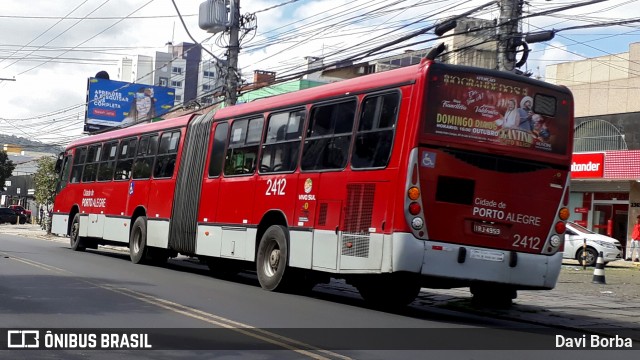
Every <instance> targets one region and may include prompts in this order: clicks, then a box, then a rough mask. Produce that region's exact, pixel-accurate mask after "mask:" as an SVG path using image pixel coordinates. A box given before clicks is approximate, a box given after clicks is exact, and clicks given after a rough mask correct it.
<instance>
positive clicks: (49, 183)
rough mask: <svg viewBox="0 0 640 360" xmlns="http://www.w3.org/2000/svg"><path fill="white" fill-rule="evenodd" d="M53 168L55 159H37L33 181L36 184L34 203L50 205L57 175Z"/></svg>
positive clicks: (54, 192) (53, 196)
mask: <svg viewBox="0 0 640 360" xmlns="http://www.w3.org/2000/svg"><path fill="white" fill-rule="evenodd" d="M55 166H56V158H54V157H48V156H47V157H42V158H40V159H38V171H37V172H36V174H35V175H34V181H35V183H36V189H35V190H36V192H35V196H36V201H37V202H38V203H40V204H45V205H49V204H52V203H53V199H54V198H55V196H56V183H57V181H58V175H57V174H56V171H55Z"/></svg>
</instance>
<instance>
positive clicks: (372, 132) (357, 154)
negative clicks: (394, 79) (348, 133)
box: [351, 92, 400, 168]
mask: <svg viewBox="0 0 640 360" xmlns="http://www.w3.org/2000/svg"><path fill="white" fill-rule="evenodd" d="M399 107H400V95H399V94H398V93H397V92H394V93H390V94H384V95H376V96H369V97H367V98H365V99H364V101H363V102H362V110H361V111H362V112H361V114H360V123H359V125H358V132H357V134H356V140H355V144H354V147H353V155H352V156H351V166H352V167H353V168H378V167H385V166H387V163H388V162H389V157H390V155H391V148H392V145H393V135H394V131H395V128H396V119H397V117H398V109H399Z"/></svg>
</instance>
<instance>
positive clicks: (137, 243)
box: [129, 216, 147, 264]
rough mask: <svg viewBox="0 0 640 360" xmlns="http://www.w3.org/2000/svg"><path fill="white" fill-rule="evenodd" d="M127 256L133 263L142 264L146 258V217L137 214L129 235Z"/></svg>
mask: <svg viewBox="0 0 640 360" xmlns="http://www.w3.org/2000/svg"><path fill="white" fill-rule="evenodd" d="M129 257H130V258H131V262H132V263H134V264H142V263H144V262H145V261H146V258H147V218H146V217H144V216H139V217H138V218H137V219H136V221H135V222H134V223H133V226H132V227H131V235H129Z"/></svg>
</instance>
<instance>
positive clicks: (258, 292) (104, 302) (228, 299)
mask: <svg viewBox="0 0 640 360" xmlns="http://www.w3.org/2000/svg"><path fill="white" fill-rule="evenodd" d="M0 321H1V322H2V324H3V325H2V326H1V328H2V329H3V330H6V329H16V328H17V329H53V332H54V333H65V332H66V333H69V332H72V333H73V332H77V333H80V332H83V331H84V332H91V331H90V330H87V329H100V330H99V332H118V331H120V332H124V333H127V334H132V333H143V332H150V333H151V334H152V335H149V336H151V337H152V339H151V340H152V341H151V342H152V344H151V345H152V346H153V349H155V350H137V351H133V352H131V351H123V350H110V351H99V350H54V351H37V350H30V351H25V350H12V351H3V352H2V353H0V357H2V358H5V356H3V355H7V356H10V358H13V359H16V358H24V359H34V358H44V359H54V358H65V359H71V358H76V357H77V358H88V357H89V358H96V359H102V358H104V359H106V358H109V359H114V358H116V359H117V358H123V359H129V358H131V359H147V358H148V359H152V358H153V359H161V358H189V359H190V358H212V356H215V357H216V358H219V357H226V358H256V359H265V358H278V359H289V358H291V359H298V358H314V359H324V358H328V359H336V358H338V359H345V358H361V359H387V358H407V359H415V358H418V357H420V358H424V357H425V356H426V355H429V356H431V355H437V354H442V355H443V356H444V355H446V356H444V357H446V358H491V359H495V358H496V354H498V353H499V354H503V355H504V356H505V358H506V356H508V357H509V358H513V357H514V356H516V357H517V358H534V357H536V358H537V357H539V356H540V353H552V354H554V352H550V351H528V352H522V351H521V349H551V348H553V346H554V344H555V343H556V341H557V336H556V335H558V334H563V336H566V337H569V336H574V337H575V338H579V337H580V336H582V335H581V334H579V333H566V332H562V331H560V330H558V329H555V328H545V327H541V326H533V325H530V324H522V323H518V322H511V321H508V320H501V319H492V318H491V317H487V316H481V315H470V314H464V313H460V312H455V311H450V310H446V309H439V308H433V307H421V306H415V305H414V306H412V307H410V308H407V309H404V310H402V311H400V312H397V313H389V312H382V311H378V310H375V309H370V308H367V307H366V304H365V303H364V302H363V301H362V300H361V299H360V298H359V296H358V295H357V293H355V292H352V291H344V287H343V286H336V287H332V286H331V285H329V286H322V287H319V288H317V289H316V291H314V292H313V293H312V294H310V295H308V296H300V295H293V294H282V293H272V292H266V291H264V290H262V289H261V288H260V287H259V285H258V282H257V280H256V278H255V276H254V275H253V274H250V273H247V274H242V275H240V276H238V277H235V278H233V279H231V280H222V279H217V278H213V277H211V276H210V275H209V273H208V270H207V269H206V268H205V267H203V266H201V265H198V264H194V263H193V262H191V261H189V260H188V259H186V258H182V259H178V260H172V261H170V262H169V264H167V265H166V266H163V267H155V266H143V265H135V264H133V263H131V262H130V261H129V258H128V255H127V254H126V253H123V252H117V251H109V250H103V249H101V250H90V251H87V252H84V253H82V252H73V251H71V250H70V249H69V248H68V245H67V244H64V243H61V242H52V241H43V240H39V239H30V238H25V237H18V236H12V235H3V234H1V233H0ZM145 329H146V330H145ZM150 329H155V330H153V331H152V330H150ZM225 329H226V330H225ZM371 329H375V330H371ZM96 331H98V330H96ZM4 336H5V334H4V333H0V344H2V342H1V341H3V340H4V339H3V338H4ZM98 336H100V335H98ZM496 339H498V340H496ZM41 340H42V336H41ZM2 345H4V344H2ZM158 349H167V350H158ZM173 349H189V350H181V351H178V350H173ZM194 349H202V351H200V350H194ZM211 349H213V350H215V351H213V352H212V351H205V350H211ZM471 349H475V350H474V351H456V352H452V350H471ZM477 349H485V351H478V350H477ZM495 350H501V351H499V352H496V351H495ZM598 353H599V351H591V352H584V351H579V352H568V351H563V352H562V358H563V359H567V358H573V357H574V355H575V358H580V359H585V358H586V359H589V358H594V359H595V358H598V359H599V358H600V357H601V356H600V355H597V354H598ZM606 353H607V354H609V357H608V358H611V357H610V356H611V352H610V351H606ZM509 354H510V355H509ZM547 357H548V355H547ZM497 358H500V356H498V357H497Z"/></svg>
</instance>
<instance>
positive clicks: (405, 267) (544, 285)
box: [393, 233, 562, 289]
mask: <svg viewBox="0 0 640 360" xmlns="http://www.w3.org/2000/svg"><path fill="white" fill-rule="evenodd" d="M561 265H562V253H560V252H559V253H556V254H554V255H539V254H530V253H522V252H521V253H512V252H511V251H507V250H496V249H488V248H481V247H473V246H465V245H459V244H450V243H443V242H436V241H424V240H420V239H416V238H415V237H414V236H413V235H412V234H408V233H396V234H394V235H393V271H394V272H396V271H406V272H412V273H420V274H421V275H422V277H424V278H425V279H429V280H432V281H433V282H434V283H435V284H438V285H439V286H437V287H447V286H446V285H447V284H448V283H450V284H452V286H450V287H459V286H469V285H471V284H473V283H478V282H483V283H493V284H504V285H512V286H514V287H516V288H521V289H527V288H528V289H552V288H554V287H555V285H556V282H557V281H558V276H559V274H560V268H561ZM434 287H436V286H434Z"/></svg>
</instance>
